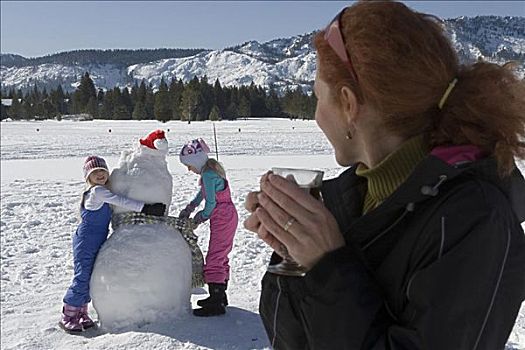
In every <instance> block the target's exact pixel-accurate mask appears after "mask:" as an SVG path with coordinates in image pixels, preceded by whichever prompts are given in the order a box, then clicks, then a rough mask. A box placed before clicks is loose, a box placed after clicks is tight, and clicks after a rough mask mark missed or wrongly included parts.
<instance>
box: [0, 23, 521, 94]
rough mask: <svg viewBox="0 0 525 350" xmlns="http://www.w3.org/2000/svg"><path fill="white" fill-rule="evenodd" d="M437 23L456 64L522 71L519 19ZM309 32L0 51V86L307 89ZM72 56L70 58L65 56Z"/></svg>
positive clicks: (311, 56) (311, 70) (311, 68)
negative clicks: (195, 43) (188, 43)
mask: <svg viewBox="0 0 525 350" xmlns="http://www.w3.org/2000/svg"><path fill="white" fill-rule="evenodd" d="M445 26H446V29H447V33H448V34H449V36H450V38H451V40H452V41H453V43H454V46H455V47H456V49H457V51H458V53H459V55H460V57H461V59H462V60H463V61H474V60H476V59H478V58H479V57H482V58H484V59H486V60H489V61H493V62H498V63H501V62H505V61H508V60H516V61H518V62H519V63H520V68H519V71H520V74H521V75H522V76H525V68H524V62H525V17H500V16H478V17H459V18H455V19H448V20H446V21H445ZM314 33H315V32H312V33H308V34H303V35H297V36H293V37H290V38H281V39H275V40H271V41H268V42H265V43H259V42H257V41H248V42H245V43H243V44H241V45H238V46H234V47H230V48H225V49H222V50H215V51H210V50H204V49H196V50H194V52H196V54H192V52H191V50H186V52H185V53H184V52H183V53H182V54H181V53H179V52H178V51H177V54H174V53H170V52H169V50H172V49H158V50H156V51H155V52H157V51H159V50H160V51H162V55H163V56H160V57H164V58H162V59H156V60H152V61H148V60H147V59H146V57H147V55H148V54H150V53H149V52H147V50H135V51H134V50H85V52H88V53H89V54H90V55H89V59H86V58H85V57H83V58H84V59H82V60H79V59H77V57H79V56H82V53H83V51H74V52H70V53H60V54H56V55H51V56H45V57H40V58H31V59H27V58H24V57H22V56H18V55H12V54H2V55H1V57H0V61H1V66H0V78H1V86H2V88H4V89H5V88H7V89H10V88H11V87H15V88H21V89H28V88H31V87H33V86H34V84H37V86H39V87H44V86H45V87H55V86H57V85H58V84H61V85H62V87H63V88H64V89H65V90H69V91H71V90H74V89H75V87H76V86H77V85H78V82H79V80H80V76H81V74H83V73H84V72H86V71H88V72H90V75H91V77H92V78H93V80H94V82H95V84H96V85H97V87H101V88H104V89H107V88H113V87H114V86H120V87H124V86H130V85H131V84H133V83H134V82H135V81H141V80H142V79H145V81H146V82H148V83H151V84H153V86H155V87H156V86H158V84H159V82H160V80H161V79H162V78H164V79H165V80H167V81H169V80H171V78H174V77H175V78H176V79H179V78H181V79H182V80H184V81H188V80H190V79H192V78H193V77H194V76H198V77H202V76H207V78H208V81H210V82H213V81H214V80H215V79H219V81H220V82H221V84H223V85H227V86H231V85H236V86H239V85H249V84H251V83H252V82H254V83H255V84H257V85H262V86H264V87H266V88H268V87H270V86H274V87H276V88H277V89H278V90H281V91H282V90H283V89H289V88H296V87H297V86H300V87H302V88H303V89H304V90H309V89H310V88H311V84H312V82H313V80H314V75H315V51H314V50H313V45H312V37H313V35H314ZM108 51H109V53H108ZM182 51H184V50H182ZM114 52H117V53H122V52H124V53H125V54H126V55H125V59H120V60H115V59H114V60H111V59H110V58H111V57H112V56H114ZM73 53H74V54H75V56H74V57H75V59H72V58H71V57H70V56H71V55H72V54H73ZM190 54H191V55H190ZM97 55H98V56H97ZM59 57H60V59H58V58H59ZM108 57H109V58H108ZM150 57H159V56H158V55H152V56H150ZM64 62H66V63H64Z"/></svg>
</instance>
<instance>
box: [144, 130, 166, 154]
mask: <svg viewBox="0 0 525 350" xmlns="http://www.w3.org/2000/svg"><path fill="white" fill-rule="evenodd" d="M140 144H141V145H143V146H146V147H148V148H151V149H156V150H159V151H164V152H165V151H167V150H168V140H166V136H165V135H164V130H160V129H157V130H155V131H152V132H150V133H149V135H148V136H146V137H145V138H143V139H140Z"/></svg>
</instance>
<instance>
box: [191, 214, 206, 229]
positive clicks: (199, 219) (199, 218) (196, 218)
mask: <svg viewBox="0 0 525 350" xmlns="http://www.w3.org/2000/svg"><path fill="white" fill-rule="evenodd" d="M206 220H208V219H206V218H205V217H203V216H202V211H199V212H198V213H197V214H195V216H194V217H193V219H192V221H193V226H194V227H195V228H196V227H197V226H199V225H200V224H202V223H203V222H204V221H206Z"/></svg>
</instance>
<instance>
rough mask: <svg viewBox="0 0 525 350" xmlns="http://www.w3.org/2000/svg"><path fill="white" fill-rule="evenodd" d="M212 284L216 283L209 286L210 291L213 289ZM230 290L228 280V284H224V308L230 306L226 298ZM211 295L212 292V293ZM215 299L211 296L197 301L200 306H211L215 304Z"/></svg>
mask: <svg viewBox="0 0 525 350" xmlns="http://www.w3.org/2000/svg"><path fill="white" fill-rule="evenodd" d="M212 284H215V283H210V284H209V285H208V286H209V289H211V285H212ZM227 290H228V280H226V282H225V283H224V299H223V301H222V303H223V304H224V306H228V297H227V296H226V291H227ZM210 294H211V292H210ZM213 302H214V301H213V298H212V297H211V295H210V296H209V297H207V298H206V299H201V300H199V301H197V305H199V306H202V307H204V306H208V305H209V304H213Z"/></svg>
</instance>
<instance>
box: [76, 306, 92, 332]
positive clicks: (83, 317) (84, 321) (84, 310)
mask: <svg viewBox="0 0 525 350" xmlns="http://www.w3.org/2000/svg"><path fill="white" fill-rule="evenodd" d="M80 324H81V325H82V328H84V329H88V328H91V327H94V326H95V322H93V320H92V319H91V318H90V317H89V315H88V304H84V305H82V306H81V307H80Z"/></svg>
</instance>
